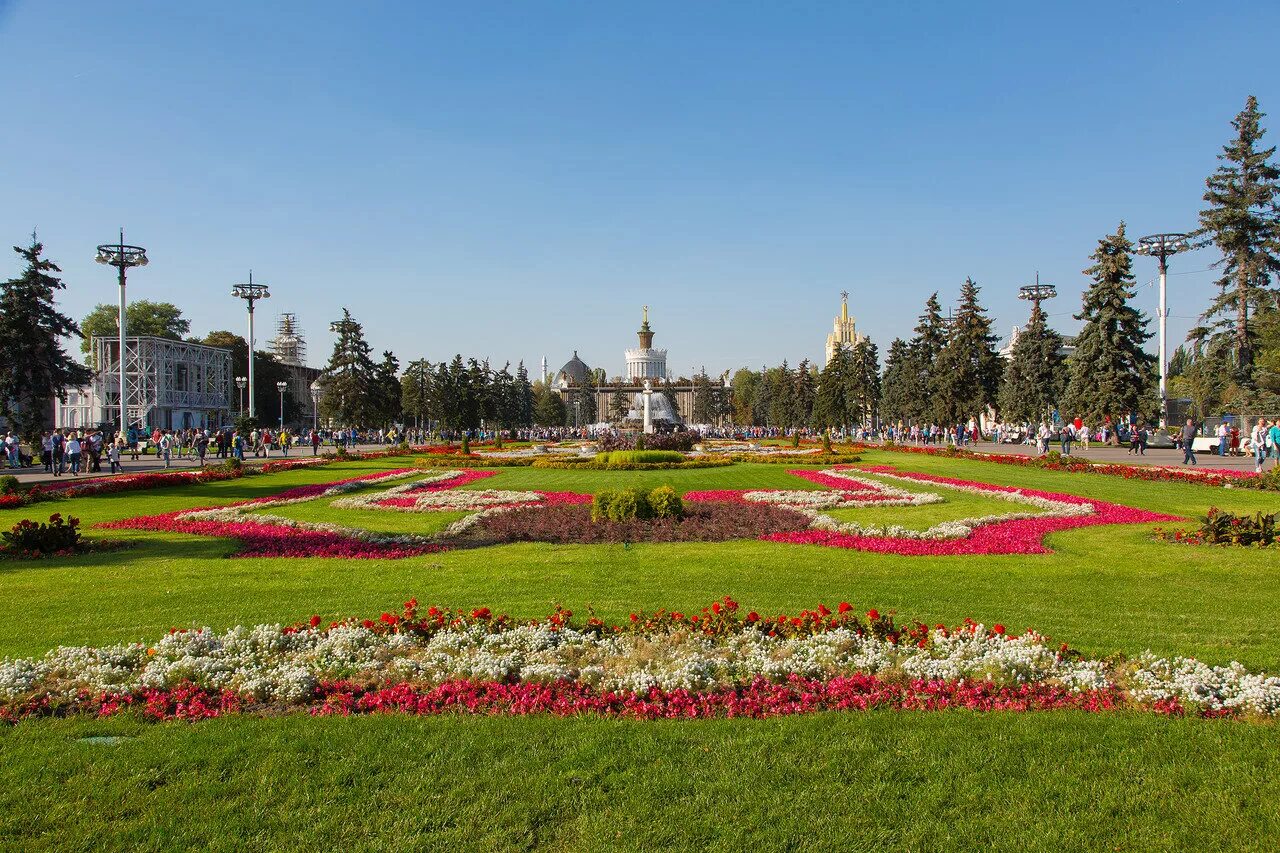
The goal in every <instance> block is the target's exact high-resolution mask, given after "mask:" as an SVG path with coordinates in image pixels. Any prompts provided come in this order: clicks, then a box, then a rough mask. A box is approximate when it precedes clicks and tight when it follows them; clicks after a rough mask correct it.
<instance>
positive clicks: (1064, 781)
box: [0, 713, 1280, 851]
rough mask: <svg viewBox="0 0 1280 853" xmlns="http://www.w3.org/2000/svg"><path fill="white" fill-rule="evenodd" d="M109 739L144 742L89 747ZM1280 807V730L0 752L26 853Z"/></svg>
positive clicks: (1065, 834) (1154, 819)
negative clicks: (108, 742) (1279, 800)
mask: <svg viewBox="0 0 1280 853" xmlns="http://www.w3.org/2000/svg"><path fill="white" fill-rule="evenodd" d="M103 734H115V735H123V736H127V737H128V738H129V739H127V740H125V741H123V742H121V743H119V744H118V745H115V746H104V745H98V744H91V743H84V742H80V741H79V740H78V738H80V737H83V736H85V735H103ZM1278 797H1280V730H1277V729H1276V728H1275V727H1260V726H1250V725H1245V724H1238V723H1235V724H1233V723H1222V722H1205V721H1197V720H1166V719H1160V718H1154V717H1144V716H1136V715H1128V714H1116V715H1111V716H1106V717H1096V716H1095V717H1088V716H1085V715H1080V714H1066V713H1064V714H1042V715H1028V716H1021V717H1019V716H1015V715H1007V714H999V713H996V714H989V715H986V716H976V715H972V714H966V713H946V714H928V713H897V714H894V713H870V714H849V715H836V714H830V715H821V716H814V717H805V718H790V719H777V720H766V721H750V720H716V721H706V722H700V723H662V722H657V723H637V722H628V721H616V720H601V719H552V718H539V717H532V718H514V719H485V718H465V717H444V718H435V719H408V718H403V717H374V718H369V717H366V718H352V719H339V718H328V719H312V718H300V717H291V718H283V719H268V720H263V719H227V720H216V721H210V722H205V723H201V724H198V725H166V726H146V725H140V724H138V723H136V722H134V721H131V720H127V719H123V720H122V719H113V720H108V721H103V722H70V721H51V722H47V723H41V724H39V725H23V726H19V727H17V728H14V729H12V730H10V731H8V732H5V733H0V845H3V846H5V847H8V848H10V849H22V850H41V849H54V848H56V849H88V848H93V849H97V850H101V849H130V850H162V849H163V850H172V849H208V850H241V849H255V850H285V849H289V850H297V849H304V848H308V847H313V848H318V849H334V848H339V847H345V848H351V849H391V848H395V849H435V850H442V849H463V850H529V849H534V848H537V849H556V850H600V851H604V850H636V851H649V850H660V849H661V850H733V851H738V850H746V849H766V850H824V849H872V848H877V849H879V848H893V849H903V850H917V849H926V848H929V849H997V850H1104V849H1105V850H1115V849H1121V850H1170V849H1211V850H1227V849H1240V850H1244V849H1251V848H1254V849H1256V848H1257V847H1258V846H1259V845H1260V844H1263V840H1264V839H1265V838H1268V837H1271V838H1275V837H1276V833H1277V832H1280V817H1278V812H1277V809H1276V807H1275V805H1274V804H1275V803H1276V801H1277V798H1278Z"/></svg>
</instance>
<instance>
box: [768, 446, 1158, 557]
mask: <svg viewBox="0 0 1280 853" xmlns="http://www.w3.org/2000/svg"><path fill="white" fill-rule="evenodd" d="M862 470H865V471H869V472H873V473H876V474H879V475H880V476H883V477H893V478H897V479H901V480H904V481H915V482H923V483H933V484H937V485H942V486H946V487H947V488H951V489H958V490H961V491H967V492H970V493H973V494H979V495H984V496H992V497H1000V498H1004V499H1006V500H1011V501H1015V502H1019V503H1024V504H1029V505H1031V506H1034V507H1036V508H1037V510H1039V511H1038V512H1035V513H1028V512H1010V513H1004V514H1001V515H989V516H981V517H977V518H966V519H960V520H957V521H948V522H943V523H942V524H938V525H935V526H933V527H930V528H929V529H927V530H913V529H910V528H903V527H898V526H892V527H869V526H863V525H859V524H857V523H855V522H843V523H842V522H839V521H836V520H835V519H833V518H831V517H830V516H826V515H822V514H820V513H817V512H813V511H810V518H811V521H810V525H809V529H807V530H802V531H793V532H785V533H773V534H769V535H766V536H764V537H762V538H764V539H766V540H768V541H771V542H788V543H791V544H797V545H824V546H827V547H834V548H854V549H858V550H862V551H874V552H878V553H887V554H898V555H901V556H940V555H960V554H1044V553H1049V549H1048V548H1046V547H1045V545H1044V544H1043V539H1044V537H1045V536H1046V535H1047V534H1049V533H1052V532H1055V531H1059V530H1068V529H1072V528H1076V527H1084V526H1089V525H1096V524H1140V523H1144V522H1155V521H1171V520H1177V517H1176V516H1169V515H1162V514H1159V513H1153V512H1148V511H1146V510H1141V509H1135V508H1132V507H1125V506H1120V505H1118V504H1111V503H1106V502H1104V501H1090V500H1086V499H1084V498H1079V497H1076V496H1074V495H1063V494H1055V493H1051V492H1040V491H1036V490H1032V489H1016V488H1012V487H1008V486H993V485H988V484H985V483H976V482H972V481H968V480H959V479H955V478H952V477H937V476H933V475H929V474H915V473H906V472H897V471H896V470H895V469H893V468H891V467H889V466H872V467H868V468H864V469H862ZM791 473H795V472H791ZM824 473H825V475H826V476H832V475H837V476H839V475H841V474H843V473H844V472H840V471H833V472H824ZM845 476H847V474H846V475H845Z"/></svg>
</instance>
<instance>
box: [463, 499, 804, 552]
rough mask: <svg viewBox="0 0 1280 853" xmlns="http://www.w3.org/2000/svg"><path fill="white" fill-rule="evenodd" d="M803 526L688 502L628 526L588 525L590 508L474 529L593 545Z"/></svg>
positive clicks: (553, 510) (758, 511) (518, 512)
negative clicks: (670, 513) (676, 512)
mask: <svg viewBox="0 0 1280 853" xmlns="http://www.w3.org/2000/svg"><path fill="white" fill-rule="evenodd" d="M808 524H809V519H808V517H807V516H805V515H804V514H803V513H800V512H796V511H795V510H792V509H785V508H782V507H776V506H769V505H766V504H746V503H737V504H732V503H721V502H709V503H694V502H689V503H686V504H685V511H684V516H683V517H682V518H657V519H652V520H639V519H636V520H632V521H592V520H591V507H589V506H586V505H581V504H568V505H555V504H552V505H549V506H541V507H528V508H517V509H512V510H508V511H507V512H503V513H498V514H495V515H491V516H487V517H485V518H483V519H481V520H480V523H479V525H478V528H479V530H480V531H481V532H482V534H484V535H486V536H487V538H491V539H493V540H495V541H497V542H553V543H558V544H582V545H592V544H602V543H610V542H615V543H616V542H724V541H727V540H730V539H756V538H759V537H760V536H761V535H762V534H768V533H772V532H779V533H780V532H782V531H788V530H798V529H801V528H804V527H806V526H807V525H808Z"/></svg>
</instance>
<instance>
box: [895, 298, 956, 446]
mask: <svg viewBox="0 0 1280 853" xmlns="http://www.w3.org/2000/svg"><path fill="white" fill-rule="evenodd" d="M945 326H946V324H945V322H944V321H943V319H942V305H941V304H939V302H938V294H937V293H936V292H935V293H933V294H932V295H930V297H929V298H928V299H927V300H926V301H925V304H924V313H923V314H921V315H920V320H919V322H918V323H916V328H915V333H916V334H915V337H914V338H912V339H911V344H910V349H911V360H910V361H911V365H912V367H913V368H914V372H913V373H912V374H911V375H909V376H904V377H903V378H904V379H905V380H906V381H907V387H906V388H905V389H904V391H903V393H904V394H905V395H906V399H907V400H908V401H909V402H910V405H909V407H908V415H907V417H908V419H909V420H912V421H936V420H940V419H942V418H943V415H942V414H941V413H940V412H939V410H938V407H937V405H936V402H935V397H934V395H935V393H936V388H935V386H936V385H937V382H938V379H937V376H938V373H937V360H938V356H939V355H941V354H942V348H943V347H944V346H946V343H947V336H946V328H945Z"/></svg>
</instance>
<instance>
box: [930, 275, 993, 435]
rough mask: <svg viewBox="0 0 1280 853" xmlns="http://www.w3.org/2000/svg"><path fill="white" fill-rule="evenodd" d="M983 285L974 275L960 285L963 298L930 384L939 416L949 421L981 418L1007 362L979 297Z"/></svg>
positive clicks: (955, 422) (960, 421) (957, 421)
mask: <svg viewBox="0 0 1280 853" xmlns="http://www.w3.org/2000/svg"><path fill="white" fill-rule="evenodd" d="M979 290H980V288H979V287H978V285H977V284H976V283H975V282H974V280H973V279H971V278H966V279H965V280H964V284H963V285H961V287H960V301H959V304H958V305H957V306H956V313H955V317H954V318H953V320H952V321H951V327H950V329H949V334H948V336H947V343H946V345H945V346H943V348H942V352H940V353H939V354H938V358H937V360H936V361H935V363H934V365H935V367H934V373H933V376H932V377H931V384H930V388H931V389H932V390H933V392H934V406H935V412H936V413H937V415H938V417H940V418H941V419H943V420H945V421H946V422H947V423H948V424H963V423H966V422H968V420H969V419H970V418H972V419H973V420H974V421H975V422H978V420H979V418H980V417H981V415H982V413H983V412H984V411H985V410H986V408H987V406H988V405H990V404H992V403H994V402H995V399H996V393H997V392H998V391H999V388H1000V376H1001V374H1002V372H1003V370H1004V364H1003V362H1001V361H1000V356H999V355H998V354H997V353H996V349H995V343H996V337H995V335H993V334H991V319H990V318H989V317H987V313H986V310H985V309H984V308H983V307H982V304H981V303H980V302H979V301H978V292H979Z"/></svg>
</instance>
